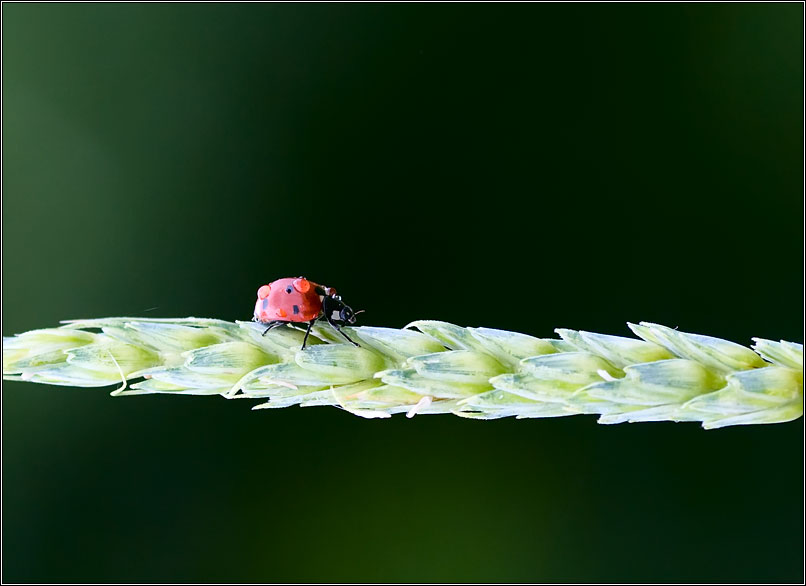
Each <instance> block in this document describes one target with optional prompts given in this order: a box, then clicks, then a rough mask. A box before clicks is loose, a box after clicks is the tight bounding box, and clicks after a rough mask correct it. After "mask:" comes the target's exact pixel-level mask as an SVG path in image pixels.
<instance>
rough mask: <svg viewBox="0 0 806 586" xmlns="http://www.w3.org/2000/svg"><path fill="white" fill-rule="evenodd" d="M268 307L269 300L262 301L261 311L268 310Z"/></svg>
mask: <svg viewBox="0 0 806 586" xmlns="http://www.w3.org/2000/svg"><path fill="white" fill-rule="evenodd" d="M268 307H269V300H268V298H266V299H264V300H263V309H268Z"/></svg>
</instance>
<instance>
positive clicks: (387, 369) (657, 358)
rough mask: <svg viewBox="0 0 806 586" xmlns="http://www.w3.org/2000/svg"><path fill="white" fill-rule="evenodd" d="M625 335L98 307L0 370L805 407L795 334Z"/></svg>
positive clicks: (723, 406) (453, 408)
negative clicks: (156, 314)
mask: <svg viewBox="0 0 806 586" xmlns="http://www.w3.org/2000/svg"><path fill="white" fill-rule="evenodd" d="M628 325H629V327H630V329H631V330H632V331H633V332H634V333H635V334H636V335H637V336H638V338H637V339H635V338H624V337H619V336H611V335H604V334H596V333H591V332H583V331H575V330H567V329H558V330H556V332H557V333H558V334H559V336H560V338H559V339H547V338H535V337H532V336H528V335H526V334H521V333H516V332H508V331H503V330H495V329H490V328H465V327H460V326H457V325H454V324H449V323H445V322H440V321H430V320H429V321H416V322H412V323H411V324H409V325H408V326H406V328H404V329H402V330H398V329H392V328H381V327H367V326H363V327H353V328H346V329H347V330H348V333H349V335H350V336H351V337H354V338H355V339H356V340H358V341H360V342H361V344H360V346H359V347H356V346H352V345H350V344H345V343H343V340H342V339H341V338H339V337H338V336H337V335H335V332H334V331H333V330H332V329H331V328H330V327H329V326H316V327H315V329H314V335H313V336H312V338H311V339H310V340H309V342H308V343H309V346H308V347H307V348H306V349H305V350H300V346H301V344H302V338H303V335H304V334H303V331H301V330H299V329H297V328H295V327H291V326H289V327H284V328H275V329H273V330H271V331H269V332H268V333H266V334H265V335H262V334H263V330H264V327H263V326H262V325H261V324H258V323H254V322H234V323H233V322H227V321H222V320H216V319H197V318H185V319H142V318H106V319H91V320H77V321H72V322H66V323H65V325H64V326H62V327H60V328H50V329H42V330H33V331H30V332H25V333H23V334H19V335H17V336H14V337H10V338H3V378H4V379H6V380H22V381H29V382H38V383H45V384H51V385H63V386H74V387H103V386H111V385H115V386H117V389H116V390H114V391H112V394H113V395H115V396H122V395H140V394H148V393H165V394H178V395H220V396H222V397H225V398H228V399H234V398H246V399H259V400H261V401H262V402H261V403H259V404H257V405H255V406H254V407H253V409H270V408H281V407H288V406H291V405H301V406H303V407H307V406H314V405H331V406H334V407H338V408H341V409H344V410H346V411H348V412H350V413H353V414H355V415H359V416H361V417H367V418H383V417H391V416H392V415H393V414H396V413H405V414H406V415H407V416H408V417H413V416H414V415H416V414H436V413H453V414H455V415H458V416H461V417H466V418H471V419H497V418H501V417H516V418H519V419H522V418H539V417H562V416H569V415H577V414H596V415H598V416H599V423H604V424H615V423H624V422H641V421H698V422H700V423H702V425H703V427H705V428H706V429H712V428H718V427H726V426H730V425H744V424H753V423H781V422H784V421H791V420H793V419H797V418H798V417H800V416H801V415H802V414H803V345H802V344H796V343H793V342H786V341H783V340H782V341H780V342H775V341H771V340H764V339H759V338H754V341H755V344H754V346H753V349H752V350H751V349H750V348H747V347H745V346H742V345H740V344H736V343H734V342H730V341H727V340H721V339H719V338H713V337H709V336H701V335H697V334H688V333H684V332H680V331H678V330H675V329H671V328H667V327H665V326H661V325H658V324H652V323H646V322H642V323H640V324H628Z"/></svg>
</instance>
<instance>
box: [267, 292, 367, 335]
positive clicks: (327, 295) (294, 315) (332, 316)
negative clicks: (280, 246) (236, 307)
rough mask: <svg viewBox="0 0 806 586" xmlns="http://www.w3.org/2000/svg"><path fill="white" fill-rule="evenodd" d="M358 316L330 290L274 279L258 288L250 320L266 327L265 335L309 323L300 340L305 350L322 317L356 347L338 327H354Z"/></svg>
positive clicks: (356, 312) (357, 312)
mask: <svg viewBox="0 0 806 586" xmlns="http://www.w3.org/2000/svg"><path fill="white" fill-rule="evenodd" d="M362 311H363V310H362ZM359 313H361V311H353V310H352V308H351V307H350V306H348V305H346V304H345V303H344V302H343V301H342V300H341V296H340V295H337V294H336V290H335V289H334V288H333V287H325V286H324V285H319V284H318V283H314V282H313V281H309V280H308V279H306V278H305V277H297V278H296V279H294V278H286V279H277V280H276V281H273V282H271V283H269V284H268V285H263V286H262V287H261V288H260V289H258V290H257V303H255V317H254V318H253V319H254V321H256V322H259V323H262V324H265V325H267V326H268V327H267V328H266V330H265V331H264V332H263V335H264V336H265V335H266V332H268V331H269V330H270V329H272V328H276V327H277V326H281V325H283V324H290V323H303V322H308V329H307V330H306V332H305V338H303V340H302V349H303V350H304V349H305V344H306V342H307V341H308V335H309V334H310V333H311V328H313V324H314V323H316V321H317V320H318V319H321V318H325V319H326V320H327V323H329V324H330V325H331V326H333V327H334V328H335V329H336V331H338V332H339V333H340V334H341V335H342V336H344V337H345V338H346V339H347V341H348V342H350V343H351V344H353V345H355V346H358V344H356V343H355V342H354V341H353V340H351V339H350V336H348V335H347V334H346V333H345V332H344V331H342V329H341V328H342V326H346V325H352V324H354V323H355V316H356V315H358V314H359Z"/></svg>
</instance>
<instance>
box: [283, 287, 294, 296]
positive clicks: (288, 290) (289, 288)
mask: <svg viewBox="0 0 806 586" xmlns="http://www.w3.org/2000/svg"><path fill="white" fill-rule="evenodd" d="M291 291H293V289H291V287H286V288H285V292H286V293H288V294H289V295H291Z"/></svg>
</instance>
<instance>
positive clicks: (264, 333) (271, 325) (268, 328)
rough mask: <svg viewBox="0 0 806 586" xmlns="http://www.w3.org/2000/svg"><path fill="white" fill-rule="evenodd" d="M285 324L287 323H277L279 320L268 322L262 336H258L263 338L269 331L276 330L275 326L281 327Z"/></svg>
mask: <svg viewBox="0 0 806 586" xmlns="http://www.w3.org/2000/svg"><path fill="white" fill-rule="evenodd" d="M285 323H288V322H285V321H279V320H274V321H270V322H269V323H268V324H267V325H268V326H269V327H267V328H266V329H265V330H263V333H262V334H260V335H261V336H265V335H266V334H267V333H268V331H269V330H271V329H272V328H276V327H277V326H281V325H283V324H285Z"/></svg>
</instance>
